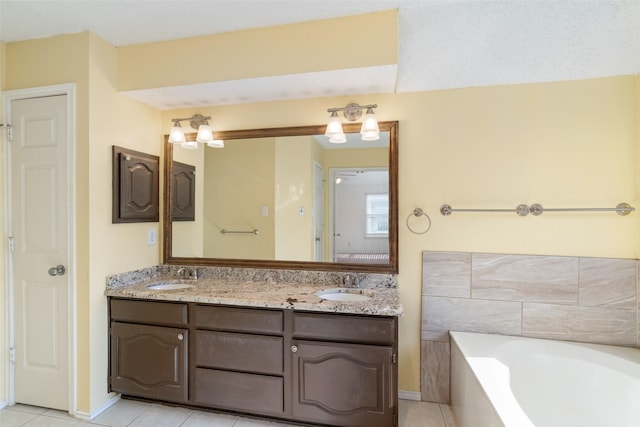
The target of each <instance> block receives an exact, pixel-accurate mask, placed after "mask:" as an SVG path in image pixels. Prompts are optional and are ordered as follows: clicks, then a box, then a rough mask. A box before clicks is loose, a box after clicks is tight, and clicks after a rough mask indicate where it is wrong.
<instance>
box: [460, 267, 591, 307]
mask: <svg viewBox="0 0 640 427" xmlns="http://www.w3.org/2000/svg"><path fill="white" fill-rule="evenodd" d="M471 295H472V297H473V298H483V299H495V300H506V301H527V302H540V303H552V304H567V305H571V304H573V305H575V304H576V303H577V301H578V258H576V257H556V256H530V255H499V254H473V256H472V269H471Z"/></svg>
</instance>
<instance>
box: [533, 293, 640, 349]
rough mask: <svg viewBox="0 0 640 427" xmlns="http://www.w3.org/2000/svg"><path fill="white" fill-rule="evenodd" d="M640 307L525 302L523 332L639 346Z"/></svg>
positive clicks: (539, 336) (543, 336) (564, 338)
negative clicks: (639, 324)
mask: <svg viewBox="0 0 640 427" xmlns="http://www.w3.org/2000/svg"><path fill="white" fill-rule="evenodd" d="M637 327H638V325H637V311H636V310H620V309H613V308H601V307H570V306H563V305H554V304H534V303H525V304H524V307H523V314H522V335H523V336H528V337H536V338H550V339H558V340H564V341H581V342H591V343H600V344H613V345H625V346H635V345H636V344H637V339H638V336H637Z"/></svg>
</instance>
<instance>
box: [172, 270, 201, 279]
mask: <svg viewBox="0 0 640 427" xmlns="http://www.w3.org/2000/svg"><path fill="white" fill-rule="evenodd" d="M176 276H178V277H180V278H181V279H192V280H198V270H196V269H195V268H194V269H193V271H189V269H188V268H186V267H181V268H179V269H178V271H176Z"/></svg>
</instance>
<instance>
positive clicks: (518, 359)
mask: <svg viewBox="0 0 640 427" xmlns="http://www.w3.org/2000/svg"><path fill="white" fill-rule="evenodd" d="M450 335H451V407H452V408H453V411H454V413H455V415H456V418H457V419H458V425H459V427H494V426H495V427H574V426H575V427H638V426H640V350H638V349H636V348H627V347H614V346H607V345H598V344H583V343H573V342H566V341H552V340H543V339H534V338H521V337H510V336H504V335H487V334H476V333H468V332H451V333H450Z"/></svg>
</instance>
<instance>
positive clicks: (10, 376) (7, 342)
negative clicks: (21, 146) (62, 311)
mask: <svg viewBox="0 0 640 427" xmlns="http://www.w3.org/2000/svg"><path fill="white" fill-rule="evenodd" d="M55 95H66V96H67V126H68V135H69V141H68V142H69V143H68V145H67V165H68V167H67V182H68V186H69V187H68V189H69V192H68V194H69V195H68V199H67V207H68V212H69V214H68V218H69V228H68V232H67V239H68V254H67V256H68V259H69V263H68V264H69V265H68V268H67V272H68V274H69V293H68V299H69V300H68V310H69V311H68V313H67V321H68V325H69V330H68V334H69V336H68V340H69V348H68V355H69V360H68V364H69V414H71V415H74V416H75V414H76V412H77V394H76V378H77V368H76V365H77V364H76V359H77V345H76V340H77V327H76V305H77V297H76V289H77V287H76V282H77V273H76V259H77V257H76V185H75V179H74V178H75V172H76V85H75V84H74V83H68V84H60V85H53V86H41V87H34V88H28V89H16V90H9V91H5V92H2V102H3V110H2V111H3V112H4V117H5V120H4V121H5V122H6V123H11V102H12V101H17V100H20V99H29V98H41V97H46V96H55ZM3 129H6V127H4V128H3ZM7 139H8V138H7V134H6V132H5V134H4V138H3V141H7ZM3 154H4V162H3V163H4V165H3V166H4V173H3V180H4V194H5V197H4V200H3V206H4V211H5V218H4V236H5V238H6V239H7V240H5V242H3V243H0V247H3V248H4V261H5V266H6V268H5V283H6V288H5V301H6V302H5V320H6V322H5V324H6V325H7V326H6V327H5V328H4V331H2V332H3V334H4V340H3V341H4V342H3V346H2V349H3V350H2V351H4V352H5V353H4V354H6V355H8V354H9V349H10V348H11V347H13V346H14V344H15V335H14V327H15V319H14V312H13V302H14V301H13V299H14V298H13V265H12V256H11V253H10V252H9V249H8V244H7V242H8V237H9V231H10V230H11V229H12V228H11V226H12V218H11V209H10V204H11V186H10V181H9V180H10V177H11V159H10V158H9V144H8V143H5V144H3ZM5 365H6V366H4V367H3V369H4V370H5V388H6V390H7V397H8V399H7V400H8V402H7V403H8V404H10V405H12V404H14V403H15V393H14V386H15V378H14V368H13V365H12V364H11V361H10V360H9V357H7V358H6V364H5Z"/></svg>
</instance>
